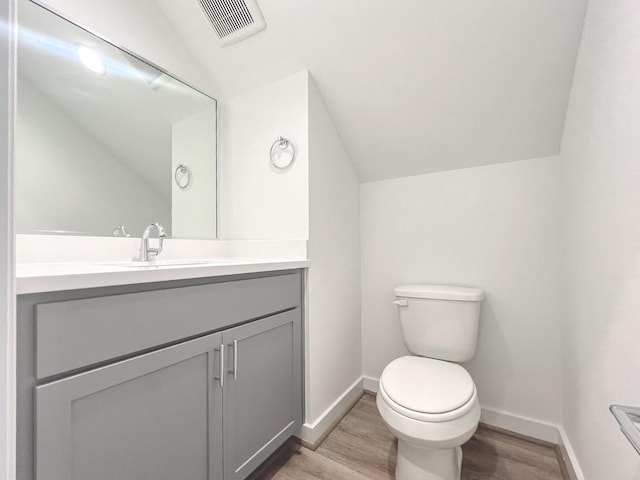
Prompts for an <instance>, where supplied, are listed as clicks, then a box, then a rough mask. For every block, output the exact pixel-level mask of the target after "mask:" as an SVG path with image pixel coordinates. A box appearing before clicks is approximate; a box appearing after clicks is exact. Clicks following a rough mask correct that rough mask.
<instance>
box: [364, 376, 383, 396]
mask: <svg viewBox="0 0 640 480" xmlns="http://www.w3.org/2000/svg"><path fill="white" fill-rule="evenodd" d="M379 383H380V380H378V379H377V378H374V377H368V376H367V375H363V376H362V384H363V387H364V391H365V392H369V393H378V384H379Z"/></svg>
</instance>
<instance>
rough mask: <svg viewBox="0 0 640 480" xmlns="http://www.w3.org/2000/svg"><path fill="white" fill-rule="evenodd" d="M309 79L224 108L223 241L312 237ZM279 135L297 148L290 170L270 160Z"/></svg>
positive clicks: (292, 79)
mask: <svg viewBox="0 0 640 480" xmlns="http://www.w3.org/2000/svg"><path fill="white" fill-rule="evenodd" d="M307 79H308V74H307V72H306V71H303V72H300V73H297V74H295V75H292V76H289V77H286V78H284V79H282V80H278V81H277V82H273V83H270V84H269V85H266V86H264V87H262V88H258V89H255V90H252V91H250V92H248V93H245V94H243V95H240V96H238V97H234V98H231V99H228V100H227V101H225V102H224V103H223V104H222V106H221V107H222V108H221V114H220V115H221V119H222V124H221V127H220V147H221V154H220V158H221V159H222V160H221V161H220V162H219V166H218V168H219V172H220V173H219V175H220V177H219V178H220V198H219V200H220V205H219V215H220V232H219V234H220V238H224V239H307V238H308V235H309V153H308V142H309V140H308V137H309V119H308V115H309V113H308V100H307V98H308V82H307ZM278 136H283V137H286V138H288V139H289V140H291V141H292V142H293V144H294V145H295V149H296V157H295V162H294V163H293V165H292V166H291V167H290V168H288V169H287V170H281V171H280V170H276V169H274V168H273V167H272V166H271V163H270V160H269V149H270V148H271V145H272V144H273V142H274V141H275V140H276V139H277V138H278Z"/></svg>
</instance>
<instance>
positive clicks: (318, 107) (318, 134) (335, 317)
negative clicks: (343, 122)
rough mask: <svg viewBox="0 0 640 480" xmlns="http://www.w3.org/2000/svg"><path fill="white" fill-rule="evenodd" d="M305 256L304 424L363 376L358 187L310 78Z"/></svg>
mask: <svg viewBox="0 0 640 480" xmlns="http://www.w3.org/2000/svg"><path fill="white" fill-rule="evenodd" d="M309 163H310V164H309V184H310V185H309V215H310V216H309V259H310V260H311V268H310V269H309V277H308V283H307V288H308V292H307V293H308V320H307V326H306V328H307V333H308V335H307V345H306V358H307V361H306V370H307V372H306V379H307V382H306V401H307V405H306V422H307V423H313V422H315V421H316V420H317V419H318V418H319V417H320V416H321V414H322V413H323V412H324V411H325V410H326V409H327V408H328V407H329V406H330V405H331V404H332V403H333V402H334V401H336V399H338V398H339V397H340V396H341V395H343V394H344V393H345V391H347V390H348V389H349V387H351V385H353V384H354V382H356V381H357V380H358V379H359V378H360V377H361V375H362V346H361V345H362V343H361V324H360V222H359V215H360V205H359V203H360V199H359V191H360V185H359V181H358V176H357V175H356V172H355V170H354V167H353V164H352V163H351V160H350V158H349V156H348V154H347V152H346V151H345V148H344V146H343V144H342V140H341V139H340V136H339V134H338V132H337V131H336V129H335V127H334V125H333V122H332V120H331V117H330V116H329V113H328V112H327V109H326V107H325V105H324V102H323V100H322V97H321V96H320V93H319V92H318V89H317V88H316V86H315V84H314V83H313V80H312V79H309Z"/></svg>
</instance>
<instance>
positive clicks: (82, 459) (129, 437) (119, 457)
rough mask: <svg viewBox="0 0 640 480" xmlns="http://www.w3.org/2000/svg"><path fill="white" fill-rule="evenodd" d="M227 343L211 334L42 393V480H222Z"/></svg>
mask: <svg viewBox="0 0 640 480" xmlns="http://www.w3.org/2000/svg"><path fill="white" fill-rule="evenodd" d="M221 340H222V334H220V333H217V334H213V335H209V336H206V337H203V338H199V339H197V340H192V341H189V342H185V343H181V344H179V345H176V346H173V347H169V348H165V349H162V350H159V351H156V352H152V353H148V354H145V355H142V356H139V357H135V358H132V359H129V360H125V361H122V362H119V363H115V364H113V365H108V366H105V367H102V368H98V369H95V370H91V371H88V372H86V373H82V374H79V375H75V376H71V377H68V378H65V379H62V380H59V381H55V382H52V383H48V384H45V385H41V386H39V387H37V388H36V452H37V453H36V476H37V479H38V480H72V479H74V480H75V479H78V480H79V479H85V480H89V479H90V480H115V479H122V480H124V479H154V480H176V479H181V480H217V479H222V461H221V460H222V459H221V451H222V443H221V440H222V439H221V435H220V432H221V427H222V416H221V412H222V409H221V407H222V389H221V388H220V384H219V382H218V381H217V380H216V379H215V377H216V375H217V374H218V373H217V372H219V359H220V355H219V354H218V352H217V351H216V349H217V348H219V345H220V344H221Z"/></svg>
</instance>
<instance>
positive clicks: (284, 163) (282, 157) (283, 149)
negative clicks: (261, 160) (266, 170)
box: [269, 137, 296, 170]
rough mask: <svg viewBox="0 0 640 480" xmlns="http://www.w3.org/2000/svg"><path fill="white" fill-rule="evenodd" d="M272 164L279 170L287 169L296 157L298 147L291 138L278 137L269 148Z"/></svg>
mask: <svg viewBox="0 0 640 480" xmlns="http://www.w3.org/2000/svg"><path fill="white" fill-rule="evenodd" d="M269 158H270V159H271V165H272V166H273V167H274V168H277V169H278V170H286V169H287V168H289V167H290V166H291V164H292V163H293V161H294V159H295V158H296V149H295V147H294V146H293V143H291V141H290V140H288V139H286V138H284V137H278V138H277V139H276V141H275V142H273V145H271V148H270V149H269Z"/></svg>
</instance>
